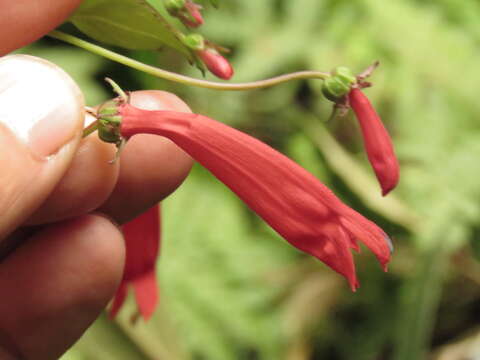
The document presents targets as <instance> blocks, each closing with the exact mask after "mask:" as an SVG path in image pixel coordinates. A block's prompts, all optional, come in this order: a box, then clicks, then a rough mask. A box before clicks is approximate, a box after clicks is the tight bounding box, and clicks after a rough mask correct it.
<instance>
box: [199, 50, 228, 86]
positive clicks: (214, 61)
mask: <svg viewBox="0 0 480 360" xmlns="http://www.w3.org/2000/svg"><path fill="white" fill-rule="evenodd" d="M197 55H198V57H199V58H200V59H202V61H203V63H204V64H205V66H206V67H207V68H208V70H210V72H211V73H212V74H213V75H215V76H217V77H219V78H220V79H224V80H228V79H230V78H231V77H232V76H233V68H232V65H230V63H229V62H228V60H227V59H225V58H224V57H223V56H222V55H220V54H219V53H218V52H217V51H216V50H215V49H212V48H209V49H205V50H200V51H197Z"/></svg>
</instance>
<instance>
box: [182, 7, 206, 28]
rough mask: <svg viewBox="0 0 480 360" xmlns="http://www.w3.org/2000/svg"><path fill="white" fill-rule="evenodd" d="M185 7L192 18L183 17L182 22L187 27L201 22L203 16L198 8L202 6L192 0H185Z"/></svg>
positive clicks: (194, 26) (198, 24) (195, 25)
mask: <svg viewBox="0 0 480 360" xmlns="http://www.w3.org/2000/svg"><path fill="white" fill-rule="evenodd" d="M185 9H187V11H188V14H189V15H190V17H191V18H192V19H193V20H190V19H188V18H187V19H183V23H184V24H185V25H187V26H189V27H193V28H196V27H199V26H200V25H202V24H203V17H202V14H201V13H200V10H201V9H202V7H201V6H200V5H198V4H195V3H194V2H193V1H187V2H186V3H185Z"/></svg>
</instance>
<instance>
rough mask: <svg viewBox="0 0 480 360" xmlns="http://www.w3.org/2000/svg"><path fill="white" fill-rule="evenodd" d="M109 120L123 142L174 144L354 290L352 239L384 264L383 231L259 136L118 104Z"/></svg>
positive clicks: (385, 240) (200, 118) (386, 249)
mask: <svg viewBox="0 0 480 360" xmlns="http://www.w3.org/2000/svg"><path fill="white" fill-rule="evenodd" d="M108 106H111V104H110V105H108ZM110 109H111V108H110V107H108V113H109V114H111V110H110ZM113 119H114V121H115V124H116V125H115V126H117V128H116V130H114V131H119V135H121V137H123V138H125V139H128V138H130V137H131V136H134V135H136V134H141V133H148V134H156V135H160V136H164V137H166V138H168V139H170V140H171V141H173V142H174V143H175V144H177V145H178V146H179V147H180V148H182V149H183V150H184V151H185V152H187V153H188V154H189V155H190V156H192V158H194V159H195V160H196V161H198V162H199V163H200V164H202V165H203V166H204V167H205V168H207V169H208V170H209V171H210V172H211V173H212V174H213V175H215V176H216V177H217V178H218V179H219V180H220V181H222V182H223V183H224V184H225V185H227V186H228V187H229V188H230V189H231V190H232V191H233V192H234V193H235V194H237V195H238V196H239V197H240V198H241V199H242V200H243V201H244V202H245V203H246V204H247V205H248V206H249V207H250V208H251V209H252V210H253V211H254V212H256V213H257V214H258V215H259V216H260V217H261V218H262V219H263V220H265V222H267V223H268V224H269V225H270V226H271V227H272V228H273V229H274V230H275V231H276V232H277V233H279V234H280V235H281V236H282V237H283V238H285V239H286V240H287V241H288V242H289V243H291V244H292V245H293V246H295V247H296V248H298V249H300V250H302V251H304V252H306V253H308V254H311V255H313V256H315V257H316V258H318V259H319V260H321V261H323V262H324V263H326V264H327V265H328V266H330V267H331V268H332V269H333V270H335V271H337V272H338V273H340V274H342V275H343V276H345V277H346V278H347V280H348V281H349V283H350V286H351V288H352V290H356V289H357V287H358V286H359V283H358V280H357V277H356V273H355V266H354V262H353V257H352V253H351V251H350V249H355V250H358V244H357V240H359V241H361V242H363V243H364V244H365V245H366V246H367V247H368V248H369V249H370V250H371V251H372V252H373V253H374V254H375V255H376V257H377V259H378V260H379V262H380V263H381V264H382V266H383V267H384V269H386V264H387V263H388V261H389V259H390V252H391V243H390V240H389V238H388V236H387V235H386V234H385V233H384V232H383V231H382V229H380V228H379V227H378V226H377V225H375V224H374V223H373V222H371V221H369V220H367V219H366V218H364V217H363V216H362V215H360V214H359V213H357V212H356V211H355V210H353V209H351V208H350V207H348V206H347V205H345V204H344V203H343V202H342V201H340V200H339V199H338V198H337V197H336V196H335V195H334V194H333V192H332V191H330V190H329V189H328V188H327V187H326V186H325V185H323V184H322V183H321V182H320V181H319V180H318V179H316V178H315V177H314V176H313V175H311V174H310V173H309V172H307V171H306V170H305V169H303V168H302V167H300V166H299V165H298V164H296V163H295V162H293V161H292V160H290V159H289V158H287V157H286V156H284V155H282V154H280V153H279V152H278V151H276V150H274V149H272V148H271V147H269V146H268V145H266V144H264V143H262V142H261V141H259V140H257V139H255V138H253V137H251V136H249V135H247V134H244V133H242V132H240V131H238V130H236V129H233V128H231V127H229V126H227V125H225V124H222V123H220V122H217V121H215V120H212V119H209V118H208V117H205V116H202V115H197V114H191V113H182V112H173V111H149V110H142V109H138V108H135V107H133V106H131V105H130V104H128V103H123V102H120V104H117V113H116V114H115V116H114V117H113ZM100 121H102V120H101V119H100ZM115 126H113V127H112V128H110V130H111V129H115Z"/></svg>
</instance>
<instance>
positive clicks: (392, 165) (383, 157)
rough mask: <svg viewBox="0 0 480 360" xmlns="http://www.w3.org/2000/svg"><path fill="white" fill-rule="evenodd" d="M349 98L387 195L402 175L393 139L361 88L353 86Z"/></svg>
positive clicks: (372, 163) (373, 164)
mask: <svg viewBox="0 0 480 360" xmlns="http://www.w3.org/2000/svg"><path fill="white" fill-rule="evenodd" d="M348 100H349V102H350V106H351V107H352V109H353V111H354V112H355V115H356V116H357V119H358V122H359V123H360V127H361V129H362V135H363V139H364V144H365V149H366V151H367V155H368V160H369V161H370V164H371V165H372V168H373V170H374V171H375V175H376V176H377V179H378V182H379V183H380V186H381V188H382V195H383V196H385V195H387V194H388V193H389V192H390V191H391V190H393V189H394V188H395V186H397V183H398V179H399V176H400V167H399V165H398V160H397V157H396V156H395V151H394V149H393V144H392V140H391V139H390V135H388V132H387V130H386V129H385V126H383V123H382V120H381V119H380V117H379V116H378V114H377V112H376V111H375V109H374V108H373V106H372V104H371V103H370V101H369V100H368V98H367V97H366V96H365V94H364V93H363V92H362V91H361V90H360V89H358V88H353V89H352V90H351V91H350V92H349V93H348Z"/></svg>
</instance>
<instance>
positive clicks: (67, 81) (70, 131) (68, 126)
mask: <svg viewBox="0 0 480 360" xmlns="http://www.w3.org/2000/svg"><path fill="white" fill-rule="evenodd" d="M83 108H84V100H83V96H82V93H81V91H80V89H79V88H78V86H77V85H76V84H75V82H74V81H73V80H72V79H71V78H70V76H69V75H68V74H67V73H65V72H64V71H63V70H62V69H60V68H59V67H58V66H56V65H54V64H52V63H50V62H48V61H46V60H43V59H40V58H36V57H33V56H28V55H12V56H6V57H3V58H0V124H3V125H5V126H6V127H8V128H9V129H10V130H11V131H12V132H13V133H14V134H15V135H16V137H17V138H18V139H19V140H20V141H22V142H24V143H25V144H26V145H27V146H28V147H29V148H30V150H31V151H32V153H33V154H35V155H37V156H41V157H45V156H49V155H53V154H55V153H56V152H58V150H59V149H60V148H61V147H62V146H63V145H65V144H66V143H68V142H69V141H70V140H71V139H72V138H73V137H74V135H75V134H76V133H77V132H78V131H80V129H81V127H82V123H83V116H84V115H83V113H84V112H83Z"/></svg>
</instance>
